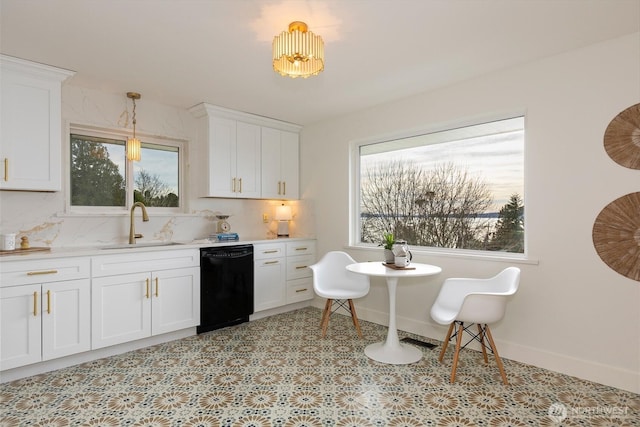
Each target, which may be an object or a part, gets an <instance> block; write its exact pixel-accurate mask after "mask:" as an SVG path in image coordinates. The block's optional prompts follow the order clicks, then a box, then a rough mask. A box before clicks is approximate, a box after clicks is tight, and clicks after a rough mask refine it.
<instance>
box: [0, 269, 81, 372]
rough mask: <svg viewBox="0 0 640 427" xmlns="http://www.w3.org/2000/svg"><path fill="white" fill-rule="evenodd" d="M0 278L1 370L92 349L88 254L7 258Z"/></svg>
mask: <svg viewBox="0 0 640 427" xmlns="http://www.w3.org/2000/svg"><path fill="white" fill-rule="evenodd" d="M0 279H1V283H2V285H1V286H2V287H0V323H1V332H2V334H1V336H0V340H1V344H0V370H6V369H12V368H16V367H19V366H24V365H28V364H32V363H36V362H41V361H45V360H51V359H55V358H59V357H63V356H68V355H71V354H75V353H80V352H83V351H88V350H89V349H90V347H91V337H90V332H91V329H90V325H91V314H90V307H91V297H90V293H91V284H90V279H89V259H88V258H64V259H58V260H43V261H31V262H29V261H15V262H5V263H3V264H2V272H1V273H0Z"/></svg>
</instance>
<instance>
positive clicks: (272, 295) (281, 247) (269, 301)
mask: <svg viewBox="0 0 640 427" xmlns="http://www.w3.org/2000/svg"><path fill="white" fill-rule="evenodd" d="M285 282H286V259H285V244H284V243H261V244H254V245H253V283H254V287H253V310H254V311H255V312H258V311H262V310H268V309H270V308H275V307H280V306H282V305H285V304H286V298H287V289H286V283H285Z"/></svg>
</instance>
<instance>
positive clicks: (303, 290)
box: [296, 288, 307, 293]
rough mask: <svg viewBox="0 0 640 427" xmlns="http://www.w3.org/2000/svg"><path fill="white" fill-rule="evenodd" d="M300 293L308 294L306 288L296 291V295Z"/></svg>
mask: <svg viewBox="0 0 640 427" xmlns="http://www.w3.org/2000/svg"><path fill="white" fill-rule="evenodd" d="M299 292H307V288H304V289H296V293H299Z"/></svg>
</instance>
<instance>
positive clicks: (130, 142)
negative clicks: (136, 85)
mask: <svg viewBox="0 0 640 427" xmlns="http://www.w3.org/2000/svg"><path fill="white" fill-rule="evenodd" d="M140 97H141V95H140V94H139V93H137V92H127V98H129V99H131V100H132V101H133V120H132V123H133V137H132V138H127V160H135V161H140V157H141V156H140V152H141V147H140V140H139V139H138V138H136V99H140Z"/></svg>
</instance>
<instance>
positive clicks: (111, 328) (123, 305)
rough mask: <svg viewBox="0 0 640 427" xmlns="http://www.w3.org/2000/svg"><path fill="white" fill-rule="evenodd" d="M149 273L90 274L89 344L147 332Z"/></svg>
mask: <svg viewBox="0 0 640 427" xmlns="http://www.w3.org/2000/svg"><path fill="white" fill-rule="evenodd" d="M151 292H152V286H151V275H150V274H149V273H134V274H123V275H119V276H107V277H98V278H94V279H93V281H92V284H91V348H92V349H97V348H102V347H106V346H109V345H114V344H120V343H123V342H127V341H133V340H137V339H140V338H146V337H149V336H151Z"/></svg>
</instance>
